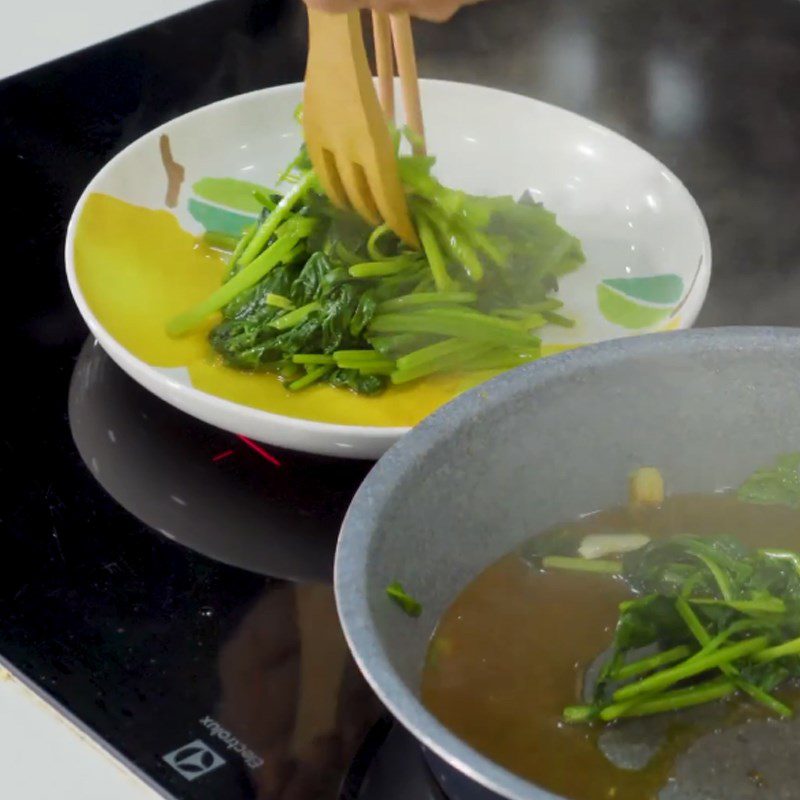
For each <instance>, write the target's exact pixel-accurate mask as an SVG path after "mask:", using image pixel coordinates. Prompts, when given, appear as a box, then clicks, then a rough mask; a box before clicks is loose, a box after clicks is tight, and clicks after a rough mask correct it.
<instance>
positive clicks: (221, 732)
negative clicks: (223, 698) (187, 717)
mask: <svg viewBox="0 0 800 800" xmlns="http://www.w3.org/2000/svg"><path fill="white" fill-rule="evenodd" d="M200 724H201V725H202V726H203V727H204V728H205V729H206V730H207V731H208V732H209V733H210V734H211V735H212V736H213V737H214V738H216V739H219V740H220V741H221V742H224V743H225V747H226V748H227V750H228V751H230V752H232V753H238V754H239V755H240V756H241V757H242V760H243V761H244V763H245V764H247V766H248V767H250V769H258V768H259V767H262V766H263V765H264V759H263V758H261V757H260V756H257V755H256V754H255V753H254V752H253V751H252V750H251V749H250V748H249V747H248V746H247V745H246V744H245V743H244V742H240V741H239V739H237V738H236V737H235V736H234V735H233V734H232V733H231V732H230V731H229V730H228V729H227V728H223V727H222V725H220V724H219V722H217V721H216V720H215V719H213V718H212V717H203V718H202V719H201V720H200Z"/></svg>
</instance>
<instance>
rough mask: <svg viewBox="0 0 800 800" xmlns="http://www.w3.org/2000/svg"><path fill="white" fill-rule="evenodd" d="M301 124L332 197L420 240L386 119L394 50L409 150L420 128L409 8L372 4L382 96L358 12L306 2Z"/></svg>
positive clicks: (421, 136)
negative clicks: (377, 8) (388, 9)
mask: <svg viewBox="0 0 800 800" xmlns="http://www.w3.org/2000/svg"><path fill="white" fill-rule="evenodd" d="M308 21H309V47H308V64H307V67H306V80H305V92H304V98H303V128H304V133H305V141H306V146H307V147H308V154H309V156H310V158H311V163H312V164H313V165H314V169H315V170H316V173H317V175H318V177H319V180H320V183H321V184H322V187H323V189H324V190H325V192H326V194H327V195H328V197H330V199H331V201H332V202H333V203H334V204H335V205H337V206H339V207H340V208H353V209H355V211H357V212H358V214H360V215H361V216H362V217H363V218H364V219H365V220H367V221H368V222H370V223H371V224H373V225H378V224H380V223H381V221H384V222H385V223H386V224H387V225H388V226H389V227H390V228H391V229H392V230H393V231H394V232H395V233H396V234H397V235H398V236H399V237H400V238H401V239H402V240H403V241H404V242H405V243H406V244H408V245H410V246H412V247H417V246H419V242H418V240H417V234H416V232H415V229H414V225H413V223H412V221H411V217H410V215H409V212H408V204H407V202H406V196H405V192H404V191H403V186H402V183H401V181H400V175H399V172H398V168H397V158H396V155H395V150H394V145H393V142H392V136H391V133H390V131H389V125H388V123H387V120H392V121H393V120H394V57H393V53H394V56H396V59H397V67H398V72H399V74H400V83H401V87H402V91H403V103H404V106H405V110H406V119H407V123H408V127H409V128H410V129H411V131H412V132H413V133H414V135H415V140H416V144H415V151H416V152H418V153H420V152H422V153H424V141H425V133H424V128H423V124H422V109H421V105H420V97H419V83H418V76H417V63H416V57H415V54H414V40H413V38H412V32H411V20H410V18H409V16H408V14H405V13H402V14H385V13H381V12H373V15H372V22H373V31H374V38H375V60H376V64H377V71H378V87H379V91H380V100H379V99H378V93H377V92H376V91H375V84H374V82H373V78H372V74H371V72H370V68H369V62H368V60H367V52H366V48H365V47H364V37H363V33H362V29H361V16H360V14H359V12H358V11H353V12H350V13H348V14H328V13H326V12H324V11H317V10H314V9H311V8H309V9H308Z"/></svg>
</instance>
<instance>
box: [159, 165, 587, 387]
mask: <svg viewBox="0 0 800 800" xmlns="http://www.w3.org/2000/svg"><path fill="white" fill-rule="evenodd" d="M398 163H399V167H400V173H401V177H402V180H403V182H404V185H405V188H406V191H407V195H408V202H409V209H410V212H411V215H412V217H413V219H414V221H415V223H416V226H417V229H418V232H419V237H420V241H421V245H422V248H421V250H420V251H419V252H417V251H414V250H412V249H410V248H408V247H407V246H406V245H404V244H403V243H402V242H401V241H400V240H399V239H398V238H397V237H396V236H395V235H394V234H393V233H392V232H391V231H390V230H389V229H388V228H387V227H386V226H385V225H381V226H379V227H377V228H372V227H370V226H369V225H367V224H366V223H365V222H363V220H361V219H360V218H359V217H358V216H357V215H356V214H354V213H351V212H347V211H341V210H339V209H337V208H336V207H334V206H333V204H332V203H331V202H330V201H329V200H328V198H327V197H325V195H324V194H323V192H322V190H321V188H320V185H319V182H318V180H317V178H316V176H315V175H314V172H313V170H312V167H311V164H310V162H309V160H308V158H307V154H306V153H305V150H302V151H301V153H300V155H299V156H298V158H297V159H295V161H293V162H292V164H290V166H289V168H288V169H287V171H286V173H285V174H284V177H285V178H286V179H287V180H289V181H291V186H290V188H289V189H288V191H286V192H285V193H284V194H280V193H277V192H262V191H258V192H256V193H255V194H254V202H255V203H257V204H260V205H261V206H262V210H261V213H260V215H259V218H258V221H257V223H256V224H255V225H254V226H252V227H251V228H249V229H248V230H247V231H245V232H244V234H243V235H242V237H241V239H240V240H239V241H238V242H237V243H235V244H234V243H233V242H231V241H230V239H229V238H221V237H215V236H213V235H211V236H210V237H208V238H209V241H210V242H211V243H214V244H217V245H218V246H221V247H224V248H225V249H228V250H232V253H231V255H230V258H229V262H228V269H227V270H226V277H225V281H224V283H223V284H222V286H220V287H219V289H217V290H216V291H215V292H214V293H212V295H211V296H209V297H207V298H206V299H205V300H203V301H202V302H200V303H199V304H197V305H196V306H195V307H194V308H191V309H189V310H188V311H186V312H184V313H183V314H181V315H179V316H178V317H176V318H175V319H173V320H171V321H170V322H169V324H168V325H167V330H168V332H169V333H170V335H172V336H180V335H183V334H185V333H187V332H190V331H192V330H195V329H196V328H197V327H199V326H200V325H201V324H202V323H203V322H204V320H206V319H207V318H208V317H209V316H211V315H213V314H215V313H217V312H220V313H221V316H222V319H221V320H220V321H219V323H218V324H217V325H216V326H215V327H214V328H213V329H212V331H211V333H210V342H211V346H212V347H213V349H214V350H215V351H216V352H217V353H218V354H219V355H220V356H221V358H222V360H223V362H224V363H225V364H227V365H228V366H230V367H234V368H236V369H243V370H251V371H266V372H273V373H277V374H278V375H280V376H281V378H282V379H283V380H285V381H286V383H287V387H288V388H289V389H292V390H295V391H297V390H300V389H304V388H306V387H308V386H311V385H313V384H314V383H317V382H327V383H329V384H330V385H332V386H336V387H340V388H347V389H350V390H352V391H355V392H358V393H360V394H376V393H377V392H380V391H381V390H382V389H383V388H384V387H385V386H386V385H388V384H389V383H394V384H402V383H405V382H408V381H413V380H418V379H419V378H422V377H425V376H426V375H431V374H433V373H437V372H443V371H448V370H487V369H505V368H508V367H511V366H515V365H517V364H521V363H525V362H526V361H530V360H532V359H535V358H537V357H538V356H539V353H540V341H539V338H538V337H537V336H536V335H535V334H534V333H533V331H535V330H536V329H538V328H541V327H543V326H544V325H546V324H548V323H549V322H550V323H553V324H559V325H570V324H572V320H570V319H569V318H567V317H563V316H562V315H560V314H557V313H556V312H557V311H558V309H560V308H561V307H562V305H563V304H562V303H561V302H560V301H558V300H556V299H554V298H551V297H548V295H549V294H550V293H552V292H553V291H555V290H556V289H557V287H558V278H559V277H561V276H562V275H564V274H566V273H568V272H570V271H571V270H574V269H576V268H577V267H578V266H580V264H581V263H583V261H584V255H583V251H582V249H581V245H580V242H579V241H578V240H577V239H576V238H575V237H573V236H571V235H570V234H569V233H567V232H566V231H565V230H563V229H562V228H561V227H560V226H559V225H558V224H557V222H556V218H555V216H554V215H553V214H552V213H551V212H549V211H547V210H546V209H545V208H544V207H543V206H541V205H540V204H537V203H531V202H529V201H526V202H515V201H514V200H513V198H511V197H478V196H474V195H470V194H467V193H464V192H459V191H455V190H453V189H450V188H447V187H446V186H444V185H443V184H441V183H440V182H439V181H437V180H436V179H435V178H434V177H433V175H432V168H433V166H434V163H435V160H434V159H432V158H429V157H425V158H422V157H417V156H400V155H398ZM354 353H357V355H355V356H354V355H353V354H354ZM322 356H328V357H329V358H328V359H325V360H323V361H319V360H318V359H317V357H322ZM315 359H317V360H315Z"/></svg>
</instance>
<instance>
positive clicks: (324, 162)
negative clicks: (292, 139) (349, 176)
mask: <svg viewBox="0 0 800 800" xmlns="http://www.w3.org/2000/svg"><path fill="white" fill-rule="evenodd" d="M306 147H307V148H308V157H309V158H310V159H311V163H312V164H313V165H314V169H315V170H316V171H317V175H318V176H319V179H320V182H321V183H322V185H323V187H324V188H325V192H326V193H327V195H328V197H330V199H331V201H332V202H333V204H334V205H335V206H338V207H339V208H346V207H347V206H348V205H349V201H348V198H347V193H346V192H345V189H344V186H343V185H342V179H341V177H340V175H339V169H338V167H337V166H336V159H335V158H334V156H333V153H331V152H330V151H327V150H324V149H323V148H321V147H318V146H317V143H316V140H315V139H313V138H311V137H306Z"/></svg>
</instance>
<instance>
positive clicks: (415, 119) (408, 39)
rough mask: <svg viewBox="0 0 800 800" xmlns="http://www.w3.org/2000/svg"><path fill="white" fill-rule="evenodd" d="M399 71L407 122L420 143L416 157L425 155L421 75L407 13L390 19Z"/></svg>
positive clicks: (416, 147) (415, 150) (392, 16)
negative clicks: (420, 88)
mask: <svg viewBox="0 0 800 800" xmlns="http://www.w3.org/2000/svg"><path fill="white" fill-rule="evenodd" d="M390 20H391V27H392V38H393V39H394V52H395V58H396V59H397V71H398V72H399V73H400V86H401V88H402V90H403V105H404V106H405V110H406V121H407V122H408V127H409V128H410V129H411V131H412V132H413V133H414V134H416V137H417V139H418V142H417V143H416V144H415V146H414V153H415V154H416V155H425V126H424V125H423V122H422V103H421V101H420V97H419V75H418V74H417V56H416V54H415V52H414V37H413V34H412V32H411V17H409V15H408V13H407V12H403V13H398V14H392V15H391V17H390Z"/></svg>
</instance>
